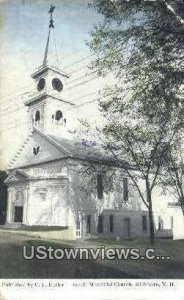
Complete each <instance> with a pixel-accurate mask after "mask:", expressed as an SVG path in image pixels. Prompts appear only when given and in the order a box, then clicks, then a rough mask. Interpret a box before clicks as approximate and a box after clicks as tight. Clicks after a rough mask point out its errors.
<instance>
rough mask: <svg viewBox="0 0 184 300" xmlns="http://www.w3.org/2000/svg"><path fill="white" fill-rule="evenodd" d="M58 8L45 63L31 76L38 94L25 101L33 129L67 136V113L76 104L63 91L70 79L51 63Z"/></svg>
mask: <svg viewBox="0 0 184 300" xmlns="http://www.w3.org/2000/svg"><path fill="white" fill-rule="evenodd" d="M54 9H55V7H54V6H52V5H51V7H50V10H49V12H48V13H49V14H50V21H49V31H48V37H47V43H46V48H45V52H44V58H43V63H42V65H41V67H40V68H38V69H37V70H36V71H35V72H34V73H33V74H32V75H31V77H32V78H33V80H34V81H35V92H34V93H33V94H31V95H30V97H29V98H28V99H27V100H26V101H25V105H26V106H28V113H29V124H30V129H31V130H32V129H33V128H34V127H36V128H37V129H38V130H40V131H42V132H44V133H46V134H47V133H48V134H52V135H58V134H59V135H60V136H63V135H65V136H66V133H67V130H68V126H67V124H68V123H70V122H68V121H69V120H68V119H70V118H68V115H67V113H66V111H68V109H69V108H70V107H71V106H73V105H74V104H73V103H71V102H70V101H68V99H65V97H64V96H63V91H64V89H65V85H66V81H67V79H68V78H69V76H68V75H67V74H66V73H64V72H62V71H61V70H59V68H57V67H55V66H51V65H49V64H48V51H49V46H50V45H49V43H50V35H51V31H52V30H53V29H54V20H53V16H52V14H53V11H54Z"/></svg>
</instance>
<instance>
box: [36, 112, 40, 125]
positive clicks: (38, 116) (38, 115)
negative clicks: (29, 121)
mask: <svg viewBox="0 0 184 300" xmlns="http://www.w3.org/2000/svg"><path fill="white" fill-rule="evenodd" d="M38 121H40V111H39V110H37V111H36V113H35V122H38Z"/></svg>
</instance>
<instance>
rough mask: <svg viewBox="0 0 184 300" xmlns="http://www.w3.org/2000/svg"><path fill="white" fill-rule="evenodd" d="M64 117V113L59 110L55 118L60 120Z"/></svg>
mask: <svg viewBox="0 0 184 300" xmlns="http://www.w3.org/2000/svg"><path fill="white" fill-rule="evenodd" d="M62 117H63V113H62V112H61V111H60V110H57V111H56V114H55V120H56V121H59V120H61V118H62Z"/></svg>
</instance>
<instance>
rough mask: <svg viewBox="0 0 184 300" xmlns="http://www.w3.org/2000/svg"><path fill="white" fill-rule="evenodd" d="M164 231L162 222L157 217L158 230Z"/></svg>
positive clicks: (160, 218)
mask: <svg viewBox="0 0 184 300" xmlns="http://www.w3.org/2000/svg"><path fill="white" fill-rule="evenodd" d="M162 229H164V221H163V219H162V217H161V216H159V217H158V230H162Z"/></svg>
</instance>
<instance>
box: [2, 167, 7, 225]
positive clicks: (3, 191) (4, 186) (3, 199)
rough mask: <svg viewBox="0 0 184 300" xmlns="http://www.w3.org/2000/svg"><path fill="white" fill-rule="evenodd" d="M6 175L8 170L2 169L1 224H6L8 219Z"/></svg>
mask: <svg viewBox="0 0 184 300" xmlns="http://www.w3.org/2000/svg"><path fill="white" fill-rule="evenodd" d="M6 177H7V174H6V172H4V171H0V224H4V223H5V219H6V206H7V187H6V185H5V183H4V180H5V179H6Z"/></svg>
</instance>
